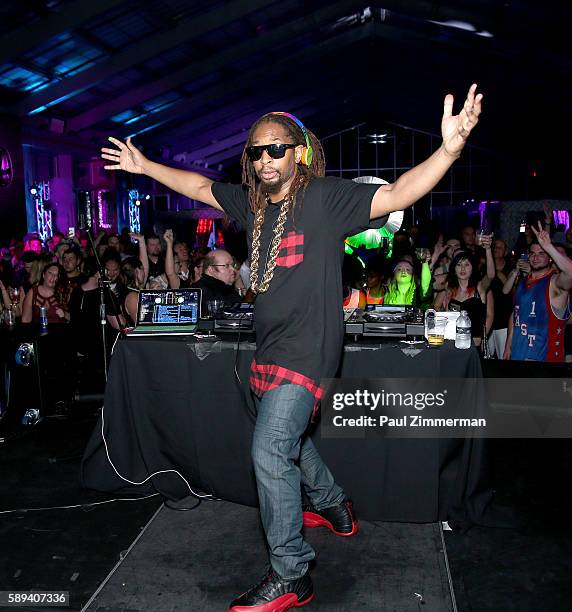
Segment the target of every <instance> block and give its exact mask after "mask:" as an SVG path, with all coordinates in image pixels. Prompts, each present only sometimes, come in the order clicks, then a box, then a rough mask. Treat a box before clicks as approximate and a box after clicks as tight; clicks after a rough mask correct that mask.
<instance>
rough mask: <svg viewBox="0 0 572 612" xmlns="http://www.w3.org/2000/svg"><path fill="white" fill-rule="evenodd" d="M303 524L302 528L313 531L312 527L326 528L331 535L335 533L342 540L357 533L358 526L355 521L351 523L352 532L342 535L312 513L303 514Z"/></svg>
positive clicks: (327, 522) (328, 522)
mask: <svg viewBox="0 0 572 612" xmlns="http://www.w3.org/2000/svg"><path fill="white" fill-rule="evenodd" d="M303 524H304V527H310V528H311V529H313V528H314V527H327V528H328V529H329V530H330V531H331V532H332V533H335V534H336V535H337V536H340V537H342V538H349V537H350V536H354V535H355V534H356V533H357V532H358V531H359V524H358V522H357V521H353V523H352V530H351V531H350V532H349V533H342V532H341V531H336V530H335V529H334V526H333V525H332V523H330V521H327V520H326V519H325V518H324V517H323V516H320V515H319V514H314V513H313V512H304V513H303Z"/></svg>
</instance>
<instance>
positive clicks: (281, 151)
mask: <svg viewBox="0 0 572 612" xmlns="http://www.w3.org/2000/svg"><path fill="white" fill-rule="evenodd" d="M297 146H298V145H295V144H282V143H281V144H268V145H260V146H257V147H246V154H247V155H248V159H249V160H250V161H253V162H254V161H258V160H259V159H260V158H261V157H262V153H263V152H264V151H266V153H268V155H270V157H271V158H272V159H282V158H283V157H284V155H286V149H295V148H296V147H297Z"/></svg>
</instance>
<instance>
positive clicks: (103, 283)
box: [85, 229, 125, 383]
mask: <svg viewBox="0 0 572 612" xmlns="http://www.w3.org/2000/svg"><path fill="white" fill-rule="evenodd" d="M85 232H86V234H87V238H88V240H89V243H90V245H91V249H92V251H93V255H94V258H95V263H96V266H97V269H98V270H99V281H98V285H99V320H100V323H101V341H102V346H103V377H104V379H105V382H106V383H107V338H106V336H105V325H106V323H107V313H106V311H105V289H107V292H108V295H109V298H110V300H111V302H112V304H113V308H114V310H115V318H116V320H117V325H118V327H119V333H122V332H123V331H124V329H125V326H124V325H123V323H122V322H121V319H120V317H119V315H118V314H117V313H118V312H119V309H118V304H117V298H116V296H115V294H114V293H113V291H112V290H111V286H110V285H111V283H110V282H109V281H108V280H106V279H105V269H104V268H103V266H102V265H101V260H100V259H99V256H98V254H97V248H96V246H95V241H94V239H93V235H92V233H91V230H90V229H86V230H85Z"/></svg>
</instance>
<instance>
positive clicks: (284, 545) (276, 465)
mask: <svg viewBox="0 0 572 612" xmlns="http://www.w3.org/2000/svg"><path fill="white" fill-rule="evenodd" d="M257 406H258V416H257V419H256V427H255V429H254V437H253V440H252V461H253V463H254V472H255V475H256V484H257V487H258V499H259V503H260V517H261V519H262V525H263V527H264V531H265V533H266V539H267V542H268V547H269V551H270V563H271V564H272V567H273V568H274V570H275V571H276V572H277V573H278V574H279V575H280V576H282V578H286V579H293V578H299V577H300V576H303V575H304V574H305V573H306V571H307V569H308V562H309V561H311V560H312V559H313V558H314V557H315V553H314V550H313V549H312V547H311V546H310V545H309V544H308V542H306V541H305V540H304V538H303V537H302V533H301V531H302V499H301V491H300V483H302V484H303V485H304V489H305V491H306V493H307V495H308V497H309V498H310V500H311V502H312V504H313V506H314V507H315V508H316V509H318V510H321V509H323V508H328V507H330V506H335V505H337V504H339V503H341V502H342V501H343V500H344V497H345V496H344V492H343V491H342V489H341V488H340V487H339V486H338V485H337V484H336V483H335V482H334V477H333V476H332V474H331V472H330V470H329V469H328V468H327V467H326V465H325V464H324V462H323V461H322V459H321V458H320V455H318V452H317V451H316V448H315V447H314V444H313V443H312V441H311V440H310V438H309V437H307V436H304V432H305V431H306V428H307V427H308V423H309V421H310V416H311V415H312V409H313V406H314V397H313V396H312V394H311V393H310V392H309V391H308V390H307V389H305V388H304V387H301V386H300V385H293V384H290V385H281V386H280V387H276V388H275V389H272V391H268V392H266V393H265V394H264V395H263V396H262V399H261V400H259V401H258V402H257Z"/></svg>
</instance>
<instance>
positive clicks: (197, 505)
mask: <svg viewBox="0 0 572 612" xmlns="http://www.w3.org/2000/svg"><path fill="white" fill-rule="evenodd" d="M163 505H164V506H165V507H166V508H169V510H176V511H177V512H189V511H190V510H194V509H195V508H198V507H199V506H200V505H201V500H200V499H197V503H196V504H195V505H194V506H191V507H190V508H184V507H183V508H177V506H172V505H171V504H170V501H169V500H166V501H164V502H163Z"/></svg>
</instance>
